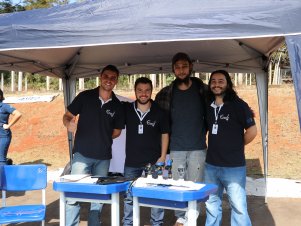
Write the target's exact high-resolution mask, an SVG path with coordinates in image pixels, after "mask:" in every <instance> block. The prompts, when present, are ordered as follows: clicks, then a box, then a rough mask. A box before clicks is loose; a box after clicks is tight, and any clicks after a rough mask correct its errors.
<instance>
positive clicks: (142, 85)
mask: <svg viewBox="0 0 301 226" xmlns="http://www.w3.org/2000/svg"><path fill="white" fill-rule="evenodd" d="M152 89H153V86H152V82H151V80H150V79H148V78H145V77H141V78H138V79H137V80H136V82H135V95H136V101H135V102H133V103H129V102H124V105H125V106H124V107H125V115H126V116H125V118H126V119H125V121H126V158H125V167H124V176H125V177H127V178H135V177H140V176H141V175H142V172H143V169H144V167H145V166H146V165H147V164H148V163H151V164H155V163H156V162H163V163H164V162H165V158H166V153H167V148H168V141H169V135H168V133H169V121H168V119H167V114H166V113H165V112H164V111H163V110H162V109H161V108H160V107H159V106H158V105H157V104H156V103H155V102H153V101H152V100H151V95H152ZM163 217H164V212H163V209H158V208H152V209H151V225H152V226H160V225H163ZM123 225H124V226H130V225H133V200H132V197H131V195H130V194H126V197H125V200H124V218H123Z"/></svg>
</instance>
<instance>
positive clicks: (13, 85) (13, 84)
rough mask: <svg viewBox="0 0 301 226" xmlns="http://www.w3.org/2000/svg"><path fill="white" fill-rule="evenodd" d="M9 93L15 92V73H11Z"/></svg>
mask: <svg viewBox="0 0 301 226" xmlns="http://www.w3.org/2000/svg"><path fill="white" fill-rule="evenodd" d="M11 91H12V92H14V91H15V72H14V71H11Z"/></svg>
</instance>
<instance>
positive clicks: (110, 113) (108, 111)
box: [106, 109, 115, 118]
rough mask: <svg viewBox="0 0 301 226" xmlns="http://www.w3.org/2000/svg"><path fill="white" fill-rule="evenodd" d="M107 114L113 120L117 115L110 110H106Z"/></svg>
mask: <svg viewBox="0 0 301 226" xmlns="http://www.w3.org/2000/svg"><path fill="white" fill-rule="evenodd" d="M106 113H107V114H108V115H110V116H111V118H113V117H114V115H115V112H111V111H110V110H109V109H108V110H106Z"/></svg>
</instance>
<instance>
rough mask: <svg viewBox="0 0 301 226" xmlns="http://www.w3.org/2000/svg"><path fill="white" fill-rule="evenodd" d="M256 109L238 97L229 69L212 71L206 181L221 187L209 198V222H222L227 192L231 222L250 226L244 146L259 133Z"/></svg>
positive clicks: (213, 224) (210, 224) (214, 224)
mask: <svg viewBox="0 0 301 226" xmlns="http://www.w3.org/2000/svg"><path fill="white" fill-rule="evenodd" d="M253 117H254V115H253V111H252V110H251V109H250V107H249V106H248V104H247V103H246V102H244V101H243V100H242V99H240V98H239V97H238V95H237V94H236V92H235V90H234V89H233V83H232V81H231V78H230V75H229V73H228V72H227V71H224V70H218V71H214V72H212V73H211V76H210V79H209V90H208V104H207V117H206V118H207V124H208V150H207V157H206V163H205V183H210V184H216V185H217V186H218V190H217V192H216V193H214V194H211V195H210V196H209V199H208V201H207V202H206V226H220V225H221V220H222V196H223V191H224V189H225V190H226V192H227V195H228V198H229V203H230V206H231V226H250V225H251V221H250V217H249V215H248V211H247V200H246V191H245V186H246V160H245V153H244V147H245V145H247V144H248V143H250V142H251V141H252V140H253V139H254V138H255V137H256V134H257V128H256V125H255V121H254V118H253Z"/></svg>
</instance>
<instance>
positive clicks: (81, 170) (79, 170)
mask: <svg viewBox="0 0 301 226" xmlns="http://www.w3.org/2000/svg"><path fill="white" fill-rule="evenodd" d="M109 166H110V160H98V159H92V158H87V157H84V156H83V155H81V154H80V153H78V152H76V153H75V154H74V157H73V160H72V168H71V174H92V175H98V176H104V177H105V176H107V175H108V171H109ZM102 207H103V204H99V203H91V207H90V211H89V216H88V226H100V225H101V222H100V212H101V210H102ZM79 211H80V205H79V203H77V202H71V201H67V204H66V226H76V225H79Z"/></svg>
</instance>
